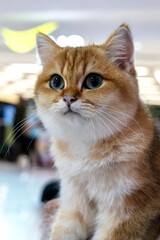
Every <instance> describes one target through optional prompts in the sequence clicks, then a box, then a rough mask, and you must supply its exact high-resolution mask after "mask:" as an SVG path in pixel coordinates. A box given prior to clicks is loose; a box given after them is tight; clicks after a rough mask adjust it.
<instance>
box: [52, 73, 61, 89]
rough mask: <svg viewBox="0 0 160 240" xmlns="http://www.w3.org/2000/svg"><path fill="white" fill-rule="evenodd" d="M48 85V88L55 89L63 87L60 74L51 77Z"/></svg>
mask: <svg viewBox="0 0 160 240" xmlns="http://www.w3.org/2000/svg"><path fill="white" fill-rule="evenodd" d="M49 86H50V88H52V89H55V90H60V89H63V88H64V80H63V78H62V77H61V76H60V75H58V74H55V75H53V76H52V77H51V80H50V82H49Z"/></svg>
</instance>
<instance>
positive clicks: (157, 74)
mask: <svg viewBox="0 0 160 240" xmlns="http://www.w3.org/2000/svg"><path fill="white" fill-rule="evenodd" d="M154 76H155V78H156V80H157V82H158V83H160V70H156V71H155V72H154Z"/></svg>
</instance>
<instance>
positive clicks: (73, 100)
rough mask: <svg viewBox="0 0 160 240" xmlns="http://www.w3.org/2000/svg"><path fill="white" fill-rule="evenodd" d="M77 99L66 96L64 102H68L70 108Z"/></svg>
mask: <svg viewBox="0 0 160 240" xmlns="http://www.w3.org/2000/svg"><path fill="white" fill-rule="evenodd" d="M76 100H77V99H76V98H75V97H74V96H71V95H66V96H64V97H63V101H64V102H66V104H67V105H68V106H70V105H71V104H72V103H73V102H75V101H76Z"/></svg>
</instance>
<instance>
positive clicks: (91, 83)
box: [83, 73, 103, 89]
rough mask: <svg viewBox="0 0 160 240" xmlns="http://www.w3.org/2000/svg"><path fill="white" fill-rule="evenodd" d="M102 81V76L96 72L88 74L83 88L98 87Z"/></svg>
mask: <svg viewBox="0 0 160 240" xmlns="http://www.w3.org/2000/svg"><path fill="white" fill-rule="evenodd" d="M102 83H103V78H102V77H101V76H100V75H99V74H96V73H92V74H89V75H88V76H87V77H86V78H85V81H84V83H83V87H84V88H88V89H96V88H99V87H100V86H101V85H102Z"/></svg>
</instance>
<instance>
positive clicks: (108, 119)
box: [35, 26, 138, 138]
mask: <svg viewBox="0 0 160 240" xmlns="http://www.w3.org/2000/svg"><path fill="white" fill-rule="evenodd" d="M120 28H121V29H120ZM120 28H119V29H117V30H116V31H115V33H114V34H113V35H111V37H110V38H109V39H108V40H107V42H106V43H105V44H104V45H101V46H96V45H91V46H86V47H79V48H69V47H66V48H60V47H59V46H57V45H56V44H55V43H54V42H52V40H50V39H49V38H48V37H47V36H44V35H42V34H40V36H39V39H38V40H39V42H38V48H39V54H40V58H41V61H42V64H43V71H42V74H41V75H40V76H39V78H38V81H37V84H36V89H35V96H36V97H35V99H36V103H37V108H38V112H39V115H40V117H41V119H42V121H43V122H44V125H45V126H46V128H47V129H48V130H49V131H50V132H51V134H61V133H64V132H65V131H67V132H68V129H69V128H70V132H74V133H76V131H79V133H80V134H81V133H82V132H83V134H89V135H90V136H94V138H96V137H98V138H99V137H100V136H101V137H105V136H109V135H113V134H115V132H117V131H122V129H123V127H124V122H125V124H127V121H128V120H129V118H132V117H133V115H134V112H135V109H136V106H137V99H138V95H137V93H138V90H137V83H136V80H135V72H134V67H133V49H131V48H133V45H132V42H131V41H132V40H131V36H130V32H129V30H128V28H127V27H126V26H121V27H120ZM127 34H128V35H127ZM118 36H119V39H118ZM124 48H125V49H124ZM78 128H79V130H77V129H78Z"/></svg>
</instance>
